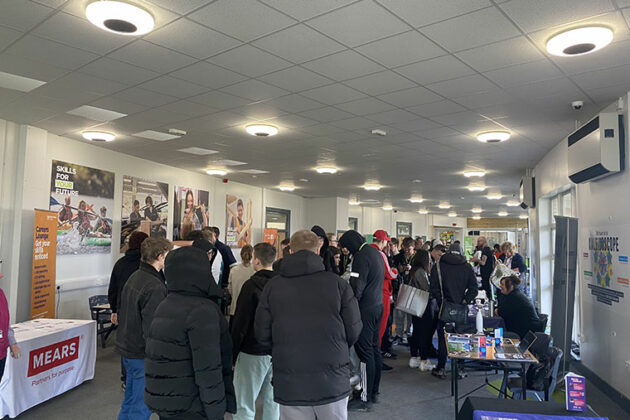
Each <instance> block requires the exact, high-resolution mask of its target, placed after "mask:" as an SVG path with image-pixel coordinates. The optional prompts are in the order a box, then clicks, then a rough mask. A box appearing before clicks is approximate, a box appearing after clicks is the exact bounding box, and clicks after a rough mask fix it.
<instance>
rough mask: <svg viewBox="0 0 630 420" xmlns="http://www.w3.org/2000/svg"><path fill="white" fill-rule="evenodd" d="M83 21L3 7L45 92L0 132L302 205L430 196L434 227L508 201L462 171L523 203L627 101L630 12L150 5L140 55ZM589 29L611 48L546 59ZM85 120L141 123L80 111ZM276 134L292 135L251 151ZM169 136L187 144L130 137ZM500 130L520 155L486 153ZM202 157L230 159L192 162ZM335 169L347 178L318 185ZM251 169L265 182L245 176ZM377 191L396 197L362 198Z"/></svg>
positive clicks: (287, 1) (384, 0)
mask: <svg viewBox="0 0 630 420" xmlns="http://www.w3.org/2000/svg"><path fill="white" fill-rule="evenodd" d="M87 3H88V1H86V0H67V1H64V0H32V1H31V0H0V71H2V72H6V73H11V74H15V75H20V76H24V77H30V78H34V79H38V80H42V81H45V82H47V83H46V84H45V85H43V86H41V87H39V88H37V89H34V90H32V91H30V92H28V93H23V92H18V91H16V90H10V89H4V88H0V117H1V118H6V119H9V120H13V121H17V122H20V123H25V124H31V125H34V126H37V127H42V128H44V129H47V130H50V131H51V132H53V133H56V134H59V135H64V136H67V137H70V138H73V139H77V141H83V140H80V133H81V131H83V130H85V129H87V128H96V127H98V128H99V129H103V130H109V131H113V132H115V133H116V134H117V135H118V140H117V141H115V142H113V143H111V144H106V145H102V147H105V148H108V149H112V150H117V151H120V152H123V153H128V154H132V155H136V156H140V157H143V158H146V159H150V160H153V161H156V162H162V163H167V164H169V165H173V166H177V167H181V168H185V169H190V170H195V171H203V170H205V169H208V168H210V167H212V166H217V162H218V163H225V162H223V161H224V160H234V161H240V162H246V164H245V165H238V166H230V167H229V169H230V170H231V173H230V175H229V178H230V179H232V180H235V181H239V182H244V183H248V184H253V185H260V186H266V187H276V186H278V185H279V184H280V183H281V182H294V183H295V185H296V186H298V187H299V189H298V190H296V192H297V193H298V194H301V195H303V196H306V197H314V196H333V195H337V196H341V197H348V196H349V195H350V194H352V193H358V195H359V198H361V199H369V198H372V199H374V198H376V199H378V200H388V201H392V202H393V204H394V206H395V207H396V208H398V209H401V210H417V209H418V207H420V205H417V204H411V203H409V202H408V198H409V197H410V195H411V194H413V193H418V194H422V195H423V196H424V197H425V199H426V202H425V203H423V205H424V204H426V206H427V207H428V208H429V209H430V210H431V211H435V212H440V213H444V211H439V210H438V209H437V207H436V206H437V204H438V202H439V201H441V200H449V201H450V202H451V203H452V204H453V205H454V206H455V208H454V209H455V210H456V211H458V212H459V213H460V214H462V215H470V212H469V210H470V208H471V207H473V206H480V207H483V208H484V209H485V210H487V211H486V212H485V214H486V215H489V216H492V215H494V214H495V212H496V211H498V210H499V209H504V208H505V207H504V205H503V204H504V203H505V201H507V199H506V200H502V201H501V202H499V203H495V202H491V201H488V200H487V199H485V198H484V197H483V196H482V195H485V193H483V194H481V195H480V194H479V193H477V194H473V193H469V192H468V191H467V190H466V189H465V186H466V185H467V180H466V179H465V178H464V177H463V176H462V175H461V171H463V170H464V169H468V168H482V169H485V170H487V171H488V172H489V174H488V175H487V176H486V179H485V183H486V184H487V185H488V186H489V187H491V188H492V189H493V190H499V191H501V192H502V193H503V194H505V195H507V196H511V195H512V194H515V193H516V192H517V189H518V181H519V180H520V177H521V176H522V175H523V174H524V173H525V170H526V169H527V168H532V167H533V166H534V165H535V164H536V163H537V162H538V161H539V160H540V159H541V158H542V157H543V156H544V155H545V153H546V152H547V151H549V150H550V149H551V148H552V147H553V146H555V145H556V144H557V143H558V142H559V141H560V140H561V139H562V138H563V137H564V136H566V135H567V134H568V133H569V132H570V131H571V130H572V129H574V127H575V120H576V119H580V120H585V119H586V118H588V117H589V116H590V115H592V114H593V113H595V112H597V111H598V110H600V109H601V108H603V107H604V106H606V105H608V104H609V103H611V102H612V101H614V100H615V99H616V98H617V97H618V96H620V95H621V94H623V92H627V91H628V90H630V77H629V76H628V75H629V74H630V31H629V29H628V25H629V23H630V1H627V0H509V1H499V0H449V1H443V0H376V1H374V0H359V1H352V0H317V1H313V0H259V1H255V0H216V1H203V0H178V1H168V0H152V1H142V2H141V3H142V4H143V5H144V6H145V7H146V8H147V9H149V10H150V11H151V12H152V13H153V14H154V16H155V17H156V21H157V27H156V30H155V31H154V32H153V33H150V34H148V35H145V36H144V37H141V38H133V37H124V36H118V35H115V34H110V33H107V32H104V31H101V30H99V29H98V28H96V27H94V26H92V25H91V24H90V23H88V22H87V20H86V19H85V17H84V10H85V6H86V4H87ZM586 23H599V24H606V25H608V26H610V27H612V28H613V29H614V31H615V40H614V42H613V44H611V45H610V46H609V47H607V48H606V49H604V50H602V51H599V52H597V53H594V54H591V55H587V56H583V57H574V58H559V57H552V56H549V55H548V54H547V53H546V51H545V49H544V42H545V40H546V39H547V38H548V36H550V35H551V34H553V33H555V32H557V31H558V30H560V29H562V28H565V27H568V26H571V25H576V24H580V25H581V24H586ZM575 100H583V101H584V104H585V106H584V109H583V110H582V111H581V112H575V111H573V110H572V109H571V107H570V103H571V102H572V101H575ZM84 105H89V106H90V107H97V108H103V109H106V110H109V111H115V112H117V113H123V114H127V116H125V117H123V118H119V119H116V120H114V121H110V122H105V123H103V122H101V121H98V120H97V119H90V115H101V114H103V113H99V112H96V113H91V112H90V113H86V112H84V110H85V109H88V110H91V111H94V110H93V109H92V108H85V107H84V108H81V110H79V111H72V110H75V109H76V108H79V107H82V106H84ZM82 110H83V111H82ZM68 111H72V112H73V113H72V114H69V113H68ZM105 115H108V114H107V113H105ZM86 116H87V117H86ZM93 118H97V117H93ZM99 119H102V118H99ZM262 121H265V122H269V123H272V124H274V125H277V126H278V127H279V128H280V133H279V134H278V135H277V136H275V137H272V138H254V137H252V136H249V135H247V134H246V133H245V130H244V127H245V125H247V124H250V123H253V122H262ZM169 128H177V129H181V130H186V131H187V132H188V135H186V136H184V137H182V138H179V139H175V140H169V141H154V140H149V139H145V138H140V137H134V136H132V135H131V134H133V133H138V132H142V131H146V130H155V131H162V132H166V131H167V130H168V129H169ZM375 128H380V129H383V130H386V131H387V133H388V134H387V136H386V137H378V136H373V135H371V134H370V130H371V129H375ZM494 128H502V129H509V130H510V131H512V132H513V133H514V134H513V137H512V139H511V140H510V141H508V142H506V143H502V144H495V145H485V144H481V143H479V142H477V141H476V140H475V139H474V135H475V134H476V133H477V132H479V131H482V130H488V129H494ZM193 147H196V148H204V149H210V150H212V151H216V152H217V153H211V154H206V155H193V154H190V153H185V152H181V151H179V150H180V149H186V148H193ZM193 150H195V149H193ZM321 162H334V164H335V165H337V166H338V167H339V168H341V171H340V172H339V173H338V174H337V175H327V176H326V175H318V174H316V173H315V172H314V170H313V168H314V167H315V166H316V165H317V164H318V163H321ZM228 163H229V162H228ZM252 169H257V170H265V171H269V173H268V174H258V175H251V174H247V173H243V172H239V171H247V170H252ZM301 179H308V182H304V181H300V180H301ZM371 179H374V180H377V181H378V182H380V183H381V184H383V185H384V186H385V188H384V189H383V190H381V191H379V192H372V193H367V192H364V191H363V190H361V189H360V188H359V186H360V185H363V184H364V183H365V182H366V181H368V180H371ZM413 180H420V181H421V182H419V183H418V182H412V181H413ZM158 181H159V180H158ZM331 181H332V182H331ZM510 210H511V212H512V213H515V212H516V211H515V210H513V208H511V209H510Z"/></svg>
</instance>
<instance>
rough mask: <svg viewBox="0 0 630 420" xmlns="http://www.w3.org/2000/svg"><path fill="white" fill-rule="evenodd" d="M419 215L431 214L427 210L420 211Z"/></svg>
mask: <svg viewBox="0 0 630 420" xmlns="http://www.w3.org/2000/svg"><path fill="white" fill-rule="evenodd" d="M418 213H420V214H429V210H427V209H420V210H418Z"/></svg>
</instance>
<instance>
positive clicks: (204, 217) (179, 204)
mask: <svg viewBox="0 0 630 420" xmlns="http://www.w3.org/2000/svg"><path fill="white" fill-rule="evenodd" d="M209 201H210V193H208V191H203V190H196V189H194V188H187V187H175V206H174V207H175V208H174V212H173V240H174V241H178V240H184V239H185V238H186V236H188V234H189V233H190V232H192V231H193V230H200V229H201V228H204V227H206V226H208V220H210V217H209V214H208V203H209Z"/></svg>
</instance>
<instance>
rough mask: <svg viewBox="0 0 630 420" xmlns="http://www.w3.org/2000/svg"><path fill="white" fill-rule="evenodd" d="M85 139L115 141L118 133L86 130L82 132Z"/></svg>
mask: <svg viewBox="0 0 630 420" xmlns="http://www.w3.org/2000/svg"><path fill="white" fill-rule="evenodd" d="M81 135H82V136H83V138H84V139H86V140H90V141H97V142H108V141H114V139H115V138H116V135H115V134H113V133H107V132H105V131H84V132H83V133H81Z"/></svg>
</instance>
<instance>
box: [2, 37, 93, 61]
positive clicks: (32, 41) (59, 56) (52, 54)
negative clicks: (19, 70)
mask: <svg viewBox="0 0 630 420" xmlns="http://www.w3.org/2000/svg"><path fill="white" fill-rule="evenodd" d="M6 52H7V53H9V54H13V55H17V56H19V57H23V58H29V59H36V60H39V61H43V62H45V63H46V64H50V65H52V66H55V67H60V68H63V69H70V70H74V69H76V68H78V67H81V66H82V65H84V64H87V63H88V62H90V61H92V60H94V59H96V58H97V57H98V56H97V55H96V54H92V53H89V52H87V51H83V50H79V49H77V48H72V47H68V46H65V45H62V44H59V43H57V42H53V41H49V40H47V39H43V38H38V37H36V36H33V35H26V36H25V37H23V38H22V39H20V40H19V41H17V42H16V43H14V44H13V45H11V46H10V47H9V48H8V49H7V50H6Z"/></svg>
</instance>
